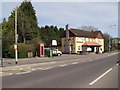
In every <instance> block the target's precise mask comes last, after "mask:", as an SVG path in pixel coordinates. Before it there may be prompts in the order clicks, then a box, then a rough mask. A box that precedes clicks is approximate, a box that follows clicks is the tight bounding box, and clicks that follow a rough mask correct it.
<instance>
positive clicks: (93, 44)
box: [83, 42, 101, 46]
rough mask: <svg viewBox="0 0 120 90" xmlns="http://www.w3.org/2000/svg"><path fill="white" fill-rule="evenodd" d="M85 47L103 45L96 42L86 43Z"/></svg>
mask: <svg viewBox="0 0 120 90" xmlns="http://www.w3.org/2000/svg"><path fill="white" fill-rule="evenodd" d="M83 46H101V45H100V44H99V43H96V42H85V43H84V44H83Z"/></svg>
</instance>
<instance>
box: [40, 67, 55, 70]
mask: <svg viewBox="0 0 120 90" xmlns="http://www.w3.org/2000/svg"><path fill="white" fill-rule="evenodd" d="M52 68H53V67H48V68H41V70H48V69H52Z"/></svg>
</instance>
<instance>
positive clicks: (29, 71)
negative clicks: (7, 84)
mask: <svg viewBox="0 0 120 90" xmlns="http://www.w3.org/2000/svg"><path fill="white" fill-rule="evenodd" d="M30 72H31V71H27V72H22V73H16V75H20V74H26V73H30Z"/></svg>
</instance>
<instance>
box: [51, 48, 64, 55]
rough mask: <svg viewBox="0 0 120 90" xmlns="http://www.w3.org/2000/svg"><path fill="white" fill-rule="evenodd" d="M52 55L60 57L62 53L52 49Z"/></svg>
mask: <svg viewBox="0 0 120 90" xmlns="http://www.w3.org/2000/svg"><path fill="white" fill-rule="evenodd" d="M53 55H54V56H61V55H62V52H61V51H59V50H58V49H53Z"/></svg>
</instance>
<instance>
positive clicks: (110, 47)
mask: <svg viewBox="0 0 120 90" xmlns="http://www.w3.org/2000/svg"><path fill="white" fill-rule="evenodd" d="M114 26H117V25H116V24H115V25H111V26H109V27H114ZM110 48H111V46H110V32H109V52H110Z"/></svg>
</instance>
